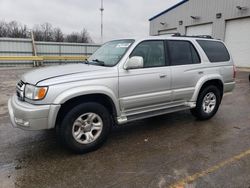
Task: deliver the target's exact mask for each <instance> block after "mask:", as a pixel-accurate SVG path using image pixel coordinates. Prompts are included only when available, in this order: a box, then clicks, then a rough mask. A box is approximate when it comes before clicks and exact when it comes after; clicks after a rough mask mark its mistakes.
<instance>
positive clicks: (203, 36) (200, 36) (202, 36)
mask: <svg viewBox="0 0 250 188" xmlns="http://www.w3.org/2000/svg"><path fill="white" fill-rule="evenodd" d="M171 36H172V37H191V38H206V39H213V37H212V36H210V35H192V36H189V35H181V34H180V33H174V34H173V35H171Z"/></svg>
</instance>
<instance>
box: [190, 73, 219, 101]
mask: <svg viewBox="0 0 250 188" xmlns="http://www.w3.org/2000/svg"><path fill="white" fill-rule="evenodd" d="M210 80H220V81H221V82H222V83H223V84H224V81H223V78H222V76H221V75H219V74H209V75H205V76H203V77H201V78H200V80H199V81H198V82H197V84H196V86H195V90H194V94H193V96H192V98H191V101H192V102H194V101H197V98H198V95H199V93H200V90H201V88H202V86H203V85H204V84H205V83H206V82H207V81H210Z"/></svg>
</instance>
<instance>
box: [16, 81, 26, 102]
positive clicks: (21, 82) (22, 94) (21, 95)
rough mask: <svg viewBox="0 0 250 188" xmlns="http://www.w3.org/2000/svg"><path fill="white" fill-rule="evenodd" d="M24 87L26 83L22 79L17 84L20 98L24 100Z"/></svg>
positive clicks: (17, 93) (17, 92)
mask: <svg viewBox="0 0 250 188" xmlns="http://www.w3.org/2000/svg"><path fill="white" fill-rule="evenodd" d="M24 87H25V83H24V82H23V81H22V80H20V81H19V82H18V83H17V85H16V95H17V98H18V99H19V100H22V101H23V100H24Z"/></svg>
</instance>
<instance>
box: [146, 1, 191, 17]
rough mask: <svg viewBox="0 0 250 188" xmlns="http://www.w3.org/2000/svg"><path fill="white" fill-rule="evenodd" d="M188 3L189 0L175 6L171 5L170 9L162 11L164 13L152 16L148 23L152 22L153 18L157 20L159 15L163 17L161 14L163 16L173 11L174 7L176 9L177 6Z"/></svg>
mask: <svg viewBox="0 0 250 188" xmlns="http://www.w3.org/2000/svg"><path fill="white" fill-rule="evenodd" d="M188 1H189V0H182V1H181V2H179V3H177V4H175V5H173V6H172V7H170V8H168V9H167V10H164V11H162V12H160V13H159V14H157V15H155V16H153V17H152V18H150V19H149V21H152V20H154V19H155V18H158V17H159V16H161V15H163V14H165V13H167V12H169V11H171V10H173V9H175V8H176V7H178V6H180V5H182V4H184V3H186V2H188Z"/></svg>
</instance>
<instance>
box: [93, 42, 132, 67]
mask: <svg viewBox="0 0 250 188" xmlns="http://www.w3.org/2000/svg"><path fill="white" fill-rule="evenodd" d="M133 42H134V40H132V39H125V40H116V41H110V42H107V43H105V44H104V45H103V46H102V47H100V48H99V49H98V50H97V51H96V52H95V53H94V54H93V55H92V56H90V57H89V59H88V61H89V62H90V63H93V64H99V65H100V63H101V65H103V66H114V65H116V64H117V63H118V62H119V61H120V59H121V58H122V57H123V55H124V54H125V53H126V51H127V50H128V49H129V47H130V46H131V44H132V43H133Z"/></svg>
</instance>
